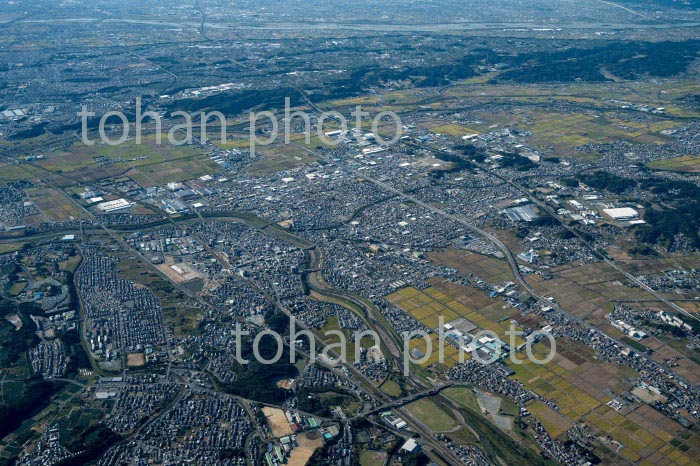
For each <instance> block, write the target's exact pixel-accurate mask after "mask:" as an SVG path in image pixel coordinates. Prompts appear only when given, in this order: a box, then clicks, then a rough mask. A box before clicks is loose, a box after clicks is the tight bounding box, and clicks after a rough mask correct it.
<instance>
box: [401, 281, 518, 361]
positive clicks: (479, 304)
mask: <svg viewBox="0 0 700 466" xmlns="http://www.w3.org/2000/svg"><path fill="white" fill-rule="evenodd" d="M479 294H480V293H479ZM470 297H472V298H473V299H471V300H470V299H469V298H470ZM387 299H388V300H389V302H391V303H393V304H394V305H396V306H398V307H400V308H401V309H402V310H404V311H405V312H406V313H408V314H409V315H411V316H413V317H414V318H415V319H416V320H418V321H420V322H421V323H423V324H425V325H426V326H427V327H429V328H431V329H436V328H438V327H439V325H440V323H441V322H443V323H448V322H450V321H453V320H455V319H457V318H459V317H463V318H465V319H467V320H468V321H470V322H472V323H473V324H474V325H476V326H477V327H478V328H479V329H482V330H489V331H492V332H494V333H495V334H497V335H498V336H499V337H500V338H502V339H503V340H504V341H508V337H507V335H506V334H505V332H506V331H507V330H509V329H510V325H511V322H510V317H511V316H513V315H514V314H515V310H514V309H510V310H509V309H507V308H506V309H504V302H503V301H500V300H492V299H488V300H484V299H479V297H478V295H477V294H476V293H473V294H472V293H471V292H470V289H469V288H467V287H458V288H456V289H455V288H452V289H441V285H440V284H436V285H435V286H432V287H430V288H427V289H425V290H422V291H421V290H417V289H415V288H411V287H409V288H404V289H402V290H399V291H397V292H395V293H392V294H390V295H389V296H387ZM462 301H466V302H468V303H469V304H471V305H475V306H476V307H470V306H469V305H467V304H465V303H464V302H462ZM516 329H519V327H517V326H516ZM475 331H476V330H475ZM429 338H430V343H428V342H427V341H426V339H424V338H415V339H413V340H411V341H410V342H409V348H410V349H411V350H414V349H417V350H418V351H420V352H421V353H423V354H430V358H429V359H428V360H427V361H426V362H424V363H423V364H421V365H422V366H423V367H427V366H430V365H432V364H434V363H436V362H439V358H440V354H439V351H438V348H439V347H440V342H439V336H438V334H437V333H432V334H430V335H429ZM523 342H524V340H523V339H522V338H520V337H516V338H515V343H516V345H519V344H521V343H523ZM443 348H444V361H445V365H446V366H447V367H452V366H454V365H455V364H457V363H459V362H462V361H465V360H468V359H469V358H470V356H469V354H467V353H465V352H460V351H459V350H458V349H457V348H454V347H453V346H451V345H449V344H445V345H443ZM430 349H431V350H432V351H429V350H430Z"/></svg>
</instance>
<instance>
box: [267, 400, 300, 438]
mask: <svg viewBox="0 0 700 466" xmlns="http://www.w3.org/2000/svg"><path fill="white" fill-rule="evenodd" d="M262 412H263V414H264V415H265V417H266V418H267V422H269V423H270V429H272V435H274V436H275V437H284V436H285V435H290V434H292V433H293V431H292V426H290V425H289V421H287V416H285V415H284V411H282V410H281V409H278V408H270V407H269V406H265V407H264V408H263V409H262Z"/></svg>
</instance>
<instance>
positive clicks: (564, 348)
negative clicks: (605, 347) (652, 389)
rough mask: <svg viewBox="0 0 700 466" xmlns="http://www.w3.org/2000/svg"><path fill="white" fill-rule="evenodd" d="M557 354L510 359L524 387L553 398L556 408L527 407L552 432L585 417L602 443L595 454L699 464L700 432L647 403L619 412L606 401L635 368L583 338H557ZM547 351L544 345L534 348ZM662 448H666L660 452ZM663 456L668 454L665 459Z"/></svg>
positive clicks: (617, 460) (623, 387) (626, 385)
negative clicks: (603, 356) (543, 360)
mask: <svg viewBox="0 0 700 466" xmlns="http://www.w3.org/2000/svg"><path fill="white" fill-rule="evenodd" d="M557 344H558V348H557V355H556V356H555V358H554V360H553V361H552V362H551V363H550V364H545V365H539V364H535V363H533V362H531V361H528V360H525V361H523V363H522V364H509V366H510V368H511V369H513V371H514V372H515V375H514V376H513V377H514V378H515V379H517V380H519V381H520V382H522V383H524V384H525V388H526V389H528V390H531V391H533V392H534V393H537V394H538V395H541V396H544V397H546V398H547V399H549V400H551V401H553V402H554V403H555V404H556V406H557V408H558V409H557V410H554V409H552V408H550V407H548V406H546V405H545V404H543V403H541V402H539V401H533V402H529V403H528V405H527V409H528V410H529V411H530V412H531V413H532V414H533V415H534V416H535V417H536V418H537V419H538V420H539V421H540V422H542V424H543V425H544V426H545V428H546V429H547V430H548V432H549V433H550V435H552V437H555V438H556V437H559V436H561V435H563V433H564V432H565V431H566V429H568V428H569V427H571V426H572V425H573V423H584V424H585V425H586V426H588V427H589V428H590V429H592V430H593V431H594V432H595V433H596V435H597V437H598V439H599V441H600V446H599V449H598V450H597V451H596V454H598V456H601V457H607V461H608V462H609V463H612V464H621V463H627V462H638V464H647V465H652V464H664V465H670V464H697V461H698V460H700V438H698V436H697V432H693V431H690V430H688V429H685V428H683V427H682V426H681V425H680V424H678V423H676V422H675V421H672V420H671V419H669V418H667V417H666V416H664V415H663V414H661V413H660V412H658V411H656V410H654V409H653V408H651V407H650V406H649V405H647V404H644V403H630V404H627V405H626V406H625V407H624V408H623V409H621V410H620V411H619V412H618V411H616V410H615V409H613V408H612V407H610V406H608V404H607V403H608V402H610V401H611V400H612V399H613V396H612V395H615V394H620V393H623V392H625V391H628V390H630V389H631V388H633V387H632V385H631V383H630V380H631V379H633V378H635V377H638V375H637V374H636V373H635V372H634V371H632V370H631V369H628V368H624V367H622V366H618V365H616V364H611V363H605V362H602V361H599V360H597V359H596V358H595V357H594V355H593V353H592V352H591V350H590V349H589V348H587V347H585V346H584V345H582V344H580V343H576V342H573V341H569V340H566V339H563V340H562V339H561V338H560V339H558V340H557ZM533 350H534V353H535V354H536V355H537V354H539V357H543V356H544V353H545V352H546V348H544V347H543V346H541V345H538V346H535V347H534V348H533ZM661 451H663V452H665V453H663V454H660V452H661ZM663 457H666V458H668V459H669V460H664V459H663Z"/></svg>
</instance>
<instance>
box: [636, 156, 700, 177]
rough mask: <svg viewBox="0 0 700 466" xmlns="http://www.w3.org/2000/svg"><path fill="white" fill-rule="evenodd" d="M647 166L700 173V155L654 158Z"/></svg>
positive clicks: (656, 168) (655, 168)
mask: <svg viewBox="0 0 700 466" xmlns="http://www.w3.org/2000/svg"><path fill="white" fill-rule="evenodd" d="M647 167H649V168H653V169H654V170H668V171H676V172H685V173H700V156H698V155H685V156H683V157H674V158H671V159H663V160H654V161H653V162H649V163H647Z"/></svg>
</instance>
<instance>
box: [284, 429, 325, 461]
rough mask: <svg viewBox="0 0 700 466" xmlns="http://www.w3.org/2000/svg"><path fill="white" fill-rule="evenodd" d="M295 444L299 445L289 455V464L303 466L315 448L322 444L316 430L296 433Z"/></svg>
mask: <svg viewBox="0 0 700 466" xmlns="http://www.w3.org/2000/svg"><path fill="white" fill-rule="evenodd" d="M297 444H298V445H299V446H298V447H296V448H295V449H294V450H292V453H291V454H290V455H289V460H288V461H287V464H288V465H289V466H305V465H306V463H308V462H309V459H311V457H312V456H313V454H314V452H315V451H316V449H317V448H320V447H322V446H323V439H322V438H321V434H320V433H319V432H318V431H313V432H306V433H303V434H299V435H297Z"/></svg>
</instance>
